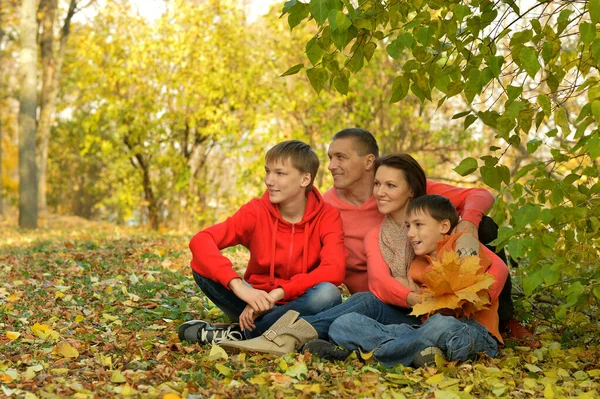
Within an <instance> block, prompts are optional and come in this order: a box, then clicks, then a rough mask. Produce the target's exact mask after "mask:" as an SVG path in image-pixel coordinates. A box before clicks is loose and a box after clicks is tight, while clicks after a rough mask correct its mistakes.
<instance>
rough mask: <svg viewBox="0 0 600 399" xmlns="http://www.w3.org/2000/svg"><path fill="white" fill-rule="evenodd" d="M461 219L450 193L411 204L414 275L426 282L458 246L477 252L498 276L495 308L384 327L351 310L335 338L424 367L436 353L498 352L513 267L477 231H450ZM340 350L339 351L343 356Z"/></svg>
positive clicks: (334, 328) (333, 331)
mask: <svg viewBox="0 0 600 399" xmlns="http://www.w3.org/2000/svg"><path fill="white" fill-rule="evenodd" d="M457 223H458V214H457V212H456V209H455V208H454V206H453V205H452V204H451V203H450V201H448V200H447V199H446V198H444V197H441V196H438V195H425V196H422V197H419V198H416V199H414V200H413V201H412V202H411V203H410V205H409V206H408V208H407V211H406V225H407V228H408V229H409V230H408V238H409V240H410V242H411V244H412V247H413V249H414V252H415V255H417V257H416V258H415V260H414V261H413V263H412V264H411V266H410V269H409V277H411V278H412V279H413V280H414V281H415V282H416V283H421V282H422V281H423V273H424V272H425V269H426V268H427V267H428V266H429V265H430V264H431V262H432V259H436V258H437V257H438V256H439V255H440V254H441V253H442V252H445V251H452V250H454V251H457V252H458V253H459V255H461V256H468V255H475V254H477V255H478V256H479V258H480V264H481V266H482V269H483V270H487V271H488V272H489V273H490V274H491V275H492V276H494V278H495V280H496V281H495V283H494V284H493V285H492V287H490V289H489V291H488V293H489V295H490V302H491V306H490V307H489V308H487V309H484V310H481V311H478V312H476V313H475V314H474V315H473V317H472V318H468V319H467V318H461V319H456V318H455V317H453V316H444V315H442V314H434V315H433V316H431V317H429V318H428V319H427V320H426V321H425V322H424V323H423V324H422V325H421V326H420V327H412V326H410V325H407V324H401V325H383V324H381V323H378V322H376V321H375V320H373V319H371V318H369V317H366V316H364V315H361V314H357V313H349V314H346V315H343V316H341V317H339V318H338V319H337V320H336V321H334V322H333V323H332V325H331V327H330V328H329V337H330V339H331V340H332V341H333V342H335V343H336V344H337V345H339V346H341V347H342V348H344V349H346V350H348V351H352V350H356V349H358V348H360V349H361V350H362V352H365V353H366V352H371V351H374V352H373V357H374V358H375V359H376V360H378V361H379V362H381V363H383V364H384V365H386V366H393V365H395V364H397V363H402V364H403V365H405V366H410V365H413V364H414V365H415V366H417V367H422V366H424V365H425V364H428V363H430V362H432V361H433V360H435V354H436V353H439V354H441V355H444V356H445V357H446V358H447V359H449V360H451V361H454V360H460V361H465V360H467V359H470V358H473V357H475V355H476V354H477V353H480V352H484V353H486V354H488V355H489V356H492V357H493V356H496V355H497V353H498V343H502V338H501V336H500V333H499V331H498V295H499V294H500V291H501V290H502V287H503V286H504V283H505V280H506V278H507V276H508V268H507V267H506V265H505V264H504V263H503V262H502V261H501V260H500V258H498V257H497V256H496V255H495V254H494V253H493V252H491V251H490V250H489V249H487V248H486V247H484V246H483V245H482V244H480V243H479V242H478V241H476V239H475V238H474V237H472V236H471V235H469V234H465V233H458V234H454V235H449V234H450V232H451V231H452V229H453V228H454V227H455V226H456V224H457ZM356 326H360V334H357V327H356ZM340 352H342V351H339V350H338V351H337V352H336V353H335V354H336V355H337V357H338V358H339V357H340V356H339V355H340ZM332 354H333V352H332Z"/></svg>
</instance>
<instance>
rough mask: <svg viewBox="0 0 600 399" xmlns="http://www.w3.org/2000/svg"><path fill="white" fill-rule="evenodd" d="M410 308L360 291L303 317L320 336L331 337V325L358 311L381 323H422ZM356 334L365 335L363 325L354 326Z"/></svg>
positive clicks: (326, 338)
mask: <svg viewBox="0 0 600 399" xmlns="http://www.w3.org/2000/svg"><path fill="white" fill-rule="evenodd" d="M410 311H411V310H410V309H405V308H401V307H398V306H392V305H388V304H386V303H383V302H382V301H380V300H379V298H377V297H376V296H375V295H374V294H372V293H371V292H358V293H356V294H354V295H352V296H351V297H350V298H348V299H347V300H346V301H345V302H344V303H342V304H341V305H337V306H335V307H332V308H331V309H328V310H326V311H324V312H320V313H318V314H315V315H314V316H307V317H302V318H303V319H304V320H306V321H307V322H309V323H310V324H311V325H312V326H313V327H314V328H315V330H317V332H318V333H319V338H321V339H324V340H328V339H329V335H328V334H329V327H330V326H331V324H332V323H333V322H334V321H335V320H336V319H337V318H339V317H340V316H343V315H345V314H348V313H358V314H360V315H364V316H368V317H369V318H371V319H373V320H376V321H378V322H380V323H381V324H403V323H405V324H421V321H420V320H419V319H418V318H416V317H414V316H409V315H408V313H410ZM354 335H363V330H362V326H360V325H359V324H356V325H355V326H354Z"/></svg>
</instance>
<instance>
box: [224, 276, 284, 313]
mask: <svg viewBox="0 0 600 399" xmlns="http://www.w3.org/2000/svg"><path fill="white" fill-rule="evenodd" d="M229 287H230V288H231V290H232V291H233V293H234V294H235V295H236V296H237V297H238V298H240V299H241V300H242V301H244V302H246V303H247V304H248V306H250V307H251V308H252V310H254V312H258V313H262V312H266V311H267V310H271V309H273V306H275V300H274V299H273V297H272V296H271V295H269V294H268V293H267V292H266V291H262V290H257V289H255V288H252V287H249V286H247V285H246V284H244V282H243V281H242V280H241V279H239V278H235V279H233V280H231V281H230V282H229Z"/></svg>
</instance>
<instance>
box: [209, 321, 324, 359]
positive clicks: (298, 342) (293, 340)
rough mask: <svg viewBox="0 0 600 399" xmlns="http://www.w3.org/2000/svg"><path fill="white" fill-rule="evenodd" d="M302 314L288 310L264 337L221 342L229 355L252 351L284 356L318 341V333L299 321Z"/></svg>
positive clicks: (307, 324)
mask: <svg viewBox="0 0 600 399" xmlns="http://www.w3.org/2000/svg"><path fill="white" fill-rule="evenodd" d="M299 315H300V313H298V312H296V311H294V310H288V311H287V312H286V313H285V314H284V315H283V316H281V317H280V318H279V320H277V321H276V322H275V324H273V325H272V326H271V328H269V329H268V330H267V331H265V333H264V334H263V335H261V336H260V337H257V338H253V339H249V340H246V341H221V342H220V343H219V346H221V347H222V348H223V349H225V351H227V352H228V353H238V352H240V351H251V352H260V353H270V354H272V355H277V356H283V355H285V354H287V353H290V352H293V351H295V350H296V349H298V348H300V347H301V346H302V345H304V344H305V343H306V342H308V341H310V340H312V339H316V338H317V336H318V334H317V331H316V330H315V329H314V328H313V326H311V325H310V324H309V323H308V322H307V321H306V320H304V319H298V316H299Z"/></svg>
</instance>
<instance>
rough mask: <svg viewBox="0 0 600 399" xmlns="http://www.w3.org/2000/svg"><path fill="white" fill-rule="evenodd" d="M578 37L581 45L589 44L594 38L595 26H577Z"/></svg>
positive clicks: (584, 23) (581, 24)
mask: <svg viewBox="0 0 600 399" xmlns="http://www.w3.org/2000/svg"><path fill="white" fill-rule="evenodd" d="M579 35H580V36H581V41H582V42H583V44H590V43H591V42H593V41H594V39H595V38H596V25H593V24H590V23H589V22H582V23H580V24H579Z"/></svg>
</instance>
